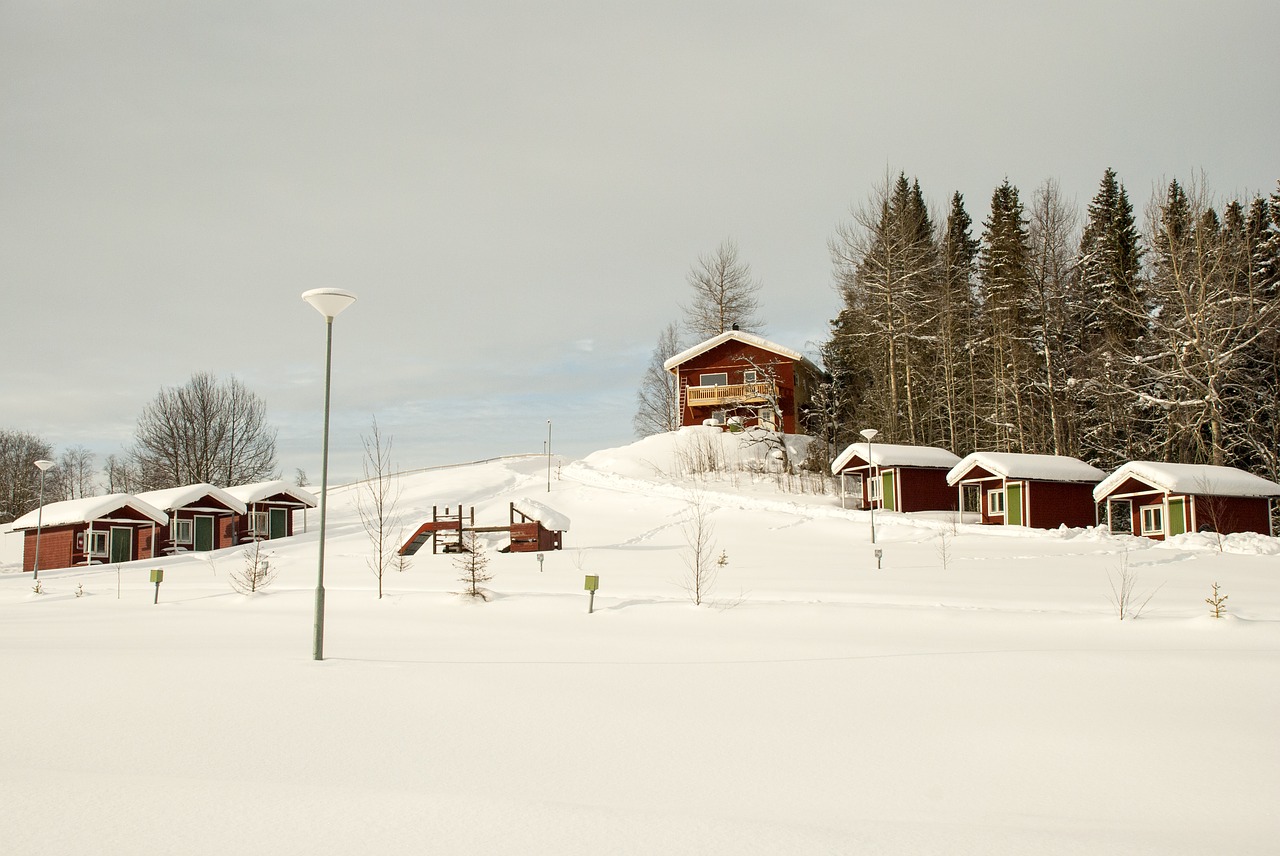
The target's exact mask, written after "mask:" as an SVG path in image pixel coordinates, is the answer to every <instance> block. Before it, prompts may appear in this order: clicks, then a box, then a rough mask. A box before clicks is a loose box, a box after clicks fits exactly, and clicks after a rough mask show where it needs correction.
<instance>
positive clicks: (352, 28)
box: [0, 0, 1280, 481]
mask: <svg viewBox="0 0 1280 856" xmlns="http://www.w3.org/2000/svg"><path fill="white" fill-rule="evenodd" d="M1050 5H1052V6H1053V8H1048V7H1049V6H1050ZM1277 33H1280V4H1277V3H1275V2H1273V0H1269V2H1235V3H1233V2H1220V3H1204V2H1150V3H1132V2H1130V3H1115V2H1106V3H1091V2H1075V3H1070V4H1066V3H1063V4H1043V3H1027V2H1009V3H992V2H985V3H954V2H939V3H893V4H889V3H877V4H867V3H856V2H848V0H845V2H836V3H809V2H795V0H791V2H787V3H781V2H778V3H748V2H733V3H729V2H724V3H711V2H697V0H681V2H652V0H649V2H644V3H629V4H622V3H607V2H600V0H593V2H557V3H517V2H496V3H483V2H465V3H463V2H459V3H424V2H373V3H365V2H361V3H357V2H343V3H338V2H301V0H297V2H271V1H270V0H251V2H240V0H210V2H183V3H172V2H164V0H157V2H152V3H139V2H130V0H112V2H110V3H103V2H99V0H82V2H77V0H65V2H48V0H0V288H3V304H2V306H0V346H2V347H3V353H4V357H5V359H4V363H3V365H4V368H3V369H0V372H2V374H0V378H2V380H0V427H2V428H9V429H15V430H26V431H32V432H35V433H38V434H40V435H41V436H43V437H44V438H45V439H47V440H49V441H50V442H52V443H53V444H54V445H55V446H56V447H57V448H59V449H61V448H65V447H67V446H71V445H76V444H82V445H85V446H88V447H89V448H91V449H93V450H94V451H96V452H97V453H98V454H99V456H100V459H101V458H102V457H105V455H106V454H108V453H110V452H112V451H118V450H120V449H121V448H122V447H123V446H124V445H126V444H127V443H128V442H129V439H130V437H131V434H132V430H133V425H134V421H135V420H136V418H137V415H138V413H139V412H140V411H141V409H142V408H143V406H144V405H145V404H146V403H147V402H148V401H150V400H151V399H152V398H153V397H154V396H155V394H156V392H157V391H158V390H159V389H160V388H161V387H163V386H175V385H181V384H182V383H184V382H185V381H186V380H187V379H188V378H190V376H191V374H192V373H193V372H196V371H210V372H214V373H216V374H218V375H222V376H227V375H235V376H237V377H239V378H240V379H241V380H243V381H244V382H245V383H246V385H247V386H248V387H249V388H250V389H252V390H253V391H255V392H257V393H258V394H259V395H261V396H262V397H263V398H264V399H265V400H266V402H267V405H268V411H269V416H270V418H271V419H272V421H273V422H274V423H275V424H276V425H278V426H279V429H280V435H279V459H280V466H281V469H282V472H283V474H284V475H285V476H286V477H289V478H292V476H293V472H294V469H295V468H297V467H301V468H303V469H305V470H307V472H308V473H309V474H310V475H311V476H312V478H313V479H314V480H315V481H318V480H319V469H320V467H319V457H320V455H319V450H320V436H319V435H320V424H321V412H320V411H321V406H322V399H323V389H322V382H323V359H324V324H323V319H321V317H320V316H319V315H318V314H317V313H316V312H315V311H314V310H313V309H311V308H310V307H309V306H307V305H306V304H305V303H303V302H302V301H301V299H300V298H299V295H300V294H301V293H302V292H303V291H305V290H307V289H309V288H314V287H317V286H335V287H339V288H345V289H348V290H350V291H353V292H355V293H356V294H357V295H358V296H359V302H357V303H356V304H355V305H354V306H353V307H352V308H351V309H349V310H347V312H346V313H345V314H343V315H342V316H340V317H339V318H338V320H337V321H336V322H335V328H334V386H333V412H334V416H333V429H332V430H333V434H332V443H333V461H332V463H331V473H332V476H333V479H334V480H335V481H340V480H345V479H348V478H351V477H353V476H356V475H358V473H359V468H360V454H359V449H360V434H361V433H368V428H369V422H370V419H371V418H372V417H373V416H374V415H375V414H376V415H377V418H378V420H379V423H380V424H381V426H382V428H383V431H384V434H391V435H392V436H393V437H394V441H395V447H396V452H395V457H396V459H397V461H398V463H399V464H400V465H401V466H403V467H405V468H412V467H418V466H427V465H431V464H438V463H447V462H456V461H462V460H471V459H476V458H483V457H490V456H494V455H500V454H506V453H513V452H524V451H541V450H542V448H543V446H542V444H543V441H544V439H545V437H546V422H547V420H548V419H552V420H553V421H554V429H553V430H554V437H553V442H554V446H555V447H556V449H557V450H558V451H561V452H563V453H564V454H565V455H567V456H569V457H578V456H581V455H583V454H586V453H588V452H590V451H592V450H594V449H597V448H603V447H608V446H616V445H620V444H623V443H626V442H629V441H630V440H631V439H632V429H631V416H632V413H633V412H634V409H635V408H634V399H635V391H636V387H637V385H638V382H639V378H640V375H641V374H642V372H643V370H644V367H645V365H646V363H647V361H648V359H649V355H650V353H651V351H652V349H653V347H654V344H655V340H656V338H657V335H658V332H659V329H660V328H661V327H662V326H663V325H664V324H666V323H667V322H668V321H671V320H675V319H676V318H678V317H679V313H680V309H679V304H680V303H681V302H682V301H685V300H686V298H687V292H688V286H687V285H686V280H685V278H686V274H687V273H688V270H689V268H690V266H691V265H692V264H693V263H694V261H695V260H696V259H697V257H698V256H699V255H700V254H705V253H708V252H710V251H712V250H714V249H715V247H716V246H717V245H718V244H719V243H720V242H721V241H723V240H724V239H725V238H729V237H731V238H733V239H735V240H736V241H737V243H738V246H739V251H740V255H741V257H742V258H743V260H745V261H746V262H748V263H749V264H750V265H751V269H752V271H753V273H754V274H755V275H756V276H757V277H758V278H759V279H760V280H761V282H762V283H763V290H762V292H761V299H762V303H763V315H764V317H765V319H766V321H767V323H768V328H767V331H766V332H767V335H768V336H769V337H770V338H771V339H774V340H775V341H777V342H779V343H780V344H784V345H787V346H789V347H794V348H798V349H802V350H806V351H810V352H812V349H813V347H814V346H815V345H816V344H817V343H818V342H819V341H820V340H821V339H822V338H823V337H824V336H825V334H826V331H827V323H828V321H829V319H830V318H832V317H833V316H834V314H835V312H836V311H837V299H836V295H835V293H834V292H833V290H832V288H831V263H830V258H829V254H828V250H827V243H828V240H829V239H830V237H831V235H832V234H833V233H834V232H835V230H836V228H837V227H838V226H839V225H840V224H841V223H842V222H844V221H846V220H848V218H849V215H850V211H851V210H852V209H853V208H854V207H856V206H858V205H860V204H861V203H862V202H863V201H864V200H865V199H866V198H867V196H868V194H869V192H870V191H871V189H872V187H873V186H874V185H876V184H877V183H879V182H882V181H883V180H884V177H885V174H886V171H891V172H893V173H895V174H896V173H897V172H898V171H904V172H906V174H907V175H908V176H917V177H919V179H920V182H921V185H922V187H923V189H924V192H925V194H926V196H927V197H928V198H929V199H930V201H931V203H933V204H934V205H935V206H938V207H939V208H940V209H941V208H943V206H945V203H946V201H947V199H948V198H949V196H950V194H951V193H952V192H953V191H955V190H959V191H960V192H962V193H963V194H964V196H965V200H966V204H967V207H968V210H969V213H970V215H971V216H972V217H973V219H974V221H975V224H977V225H976V228H975V234H976V232H977V231H978V230H980V228H981V226H980V224H981V221H982V220H983V219H984V218H985V217H986V215H987V210H988V203H989V201H990V198H991V192H992V190H993V189H994V188H995V187H996V185H998V184H999V183H1000V182H1001V181H1002V180H1003V179H1004V178H1005V177H1006V176H1007V177H1008V178H1009V180H1010V181H1012V182H1013V183H1014V184H1016V185H1017V186H1018V187H1019V188H1020V189H1021V190H1022V191H1023V196H1024V199H1028V198H1029V196H1030V193H1031V191H1032V190H1033V189H1034V188H1035V186H1036V185H1038V184H1040V183H1041V182H1043V181H1044V180H1045V179H1048V178H1054V179H1057V180H1058V181H1059V182H1060V184H1061V187H1062V190H1063V192H1064V194H1065V195H1066V196H1067V198H1068V199H1074V200H1075V201H1076V202H1077V204H1078V207H1079V208H1080V209H1083V207H1084V205H1085V204H1086V203H1087V202H1088V199H1089V198H1090V197H1091V196H1092V195H1093V193H1094V192H1095V191H1096V188H1097V185H1098V181H1099V179H1100V178H1101V176H1102V172H1103V170H1104V169H1106V168H1107V167H1108V166H1110V167H1113V168H1115V169H1116V170H1117V171H1118V173H1119V175H1120V178H1121V180H1122V181H1123V182H1124V183H1125V185H1126V186H1127V188H1128V190H1129V193H1130V196H1131V198H1132V199H1133V201H1134V204H1135V207H1136V208H1137V209H1138V210H1139V212H1140V211H1141V210H1142V208H1143V207H1144V206H1145V204H1146V203H1147V201H1148V200H1149V199H1150V197H1151V194H1152V190H1153V188H1156V187H1161V186H1163V185H1164V184H1166V183H1167V181H1168V180H1169V179H1170V178H1175V177H1177V178H1189V177H1191V176H1192V175H1193V173H1195V172H1198V171H1200V170H1203V171H1204V173H1205V175H1206V177H1207V180H1208V184H1209V187H1210V188H1211V189H1212V190H1213V191H1215V192H1216V193H1217V194H1219V196H1230V195H1246V194H1247V195H1252V194H1254V193H1258V192H1261V193H1264V194H1267V193H1270V192H1271V191H1273V190H1274V189H1275V187H1276V180H1277V178H1278V177H1280V159H1278V158H1277V153H1278V152H1280V109H1277V108H1280V102H1277V98H1276V95H1275V89H1274V81H1275V80H1276V78H1277V76H1278V72H1280V52H1278V51H1277V50H1276V44H1277V42H1276V34H1277Z"/></svg>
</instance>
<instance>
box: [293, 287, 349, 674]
mask: <svg viewBox="0 0 1280 856" xmlns="http://www.w3.org/2000/svg"><path fill="white" fill-rule="evenodd" d="M302 299H303V300H305V301H307V302H308V303H310V304H311V305H312V306H313V307H315V310H316V311H317V312H319V313H320V314H321V315H323V316H324V327H325V340H324V447H323V448H324V451H323V452H322V453H321V457H320V560H319V569H318V570H317V572H316V622H315V631H316V633H315V644H314V646H313V647H312V654H313V655H314V656H315V658H316V659H317V660H323V659H324V524H325V517H326V516H327V514H328V511H329V376H330V369H331V368H332V366H333V319H334V318H336V317H337V316H338V314H339V313H340V312H342V310H344V309H346V308H347V307H348V306H350V305H351V304H353V303H355V302H356V296H355V295H354V294H352V293H351V292H349V291H343V290H342V289H340V288H313V289H311V290H310V291H304V292H303V293H302Z"/></svg>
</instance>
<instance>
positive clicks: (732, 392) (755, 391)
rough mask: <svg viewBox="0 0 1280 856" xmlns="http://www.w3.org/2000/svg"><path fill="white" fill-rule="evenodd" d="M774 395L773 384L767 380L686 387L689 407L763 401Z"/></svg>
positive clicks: (686, 398)
mask: <svg viewBox="0 0 1280 856" xmlns="http://www.w3.org/2000/svg"><path fill="white" fill-rule="evenodd" d="M773 395H774V387H773V384H771V383H767V382H758V383H731V384H728V385H727V386H688V387H685V402H686V404H688V406H689V407H714V406H716V405H720V404H752V403H763V402H766V401H768V400H769V398H770V396H773Z"/></svg>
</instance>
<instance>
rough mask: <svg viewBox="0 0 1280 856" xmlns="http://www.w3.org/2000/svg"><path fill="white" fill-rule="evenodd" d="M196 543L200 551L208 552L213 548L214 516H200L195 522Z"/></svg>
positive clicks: (196, 547) (195, 545)
mask: <svg viewBox="0 0 1280 856" xmlns="http://www.w3.org/2000/svg"><path fill="white" fill-rule="evenodd" d="M194 537H195V544H194V545H193V546H194V547H195V549H196V550H197V551H198V552H201V553H207V552H209V551H210V550H212V549H213V518H212V517H207V516H200V517H197V518H196V523H195V536H194Z"/></svg>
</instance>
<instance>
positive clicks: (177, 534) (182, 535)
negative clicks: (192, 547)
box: [173, 520, 191, 544]
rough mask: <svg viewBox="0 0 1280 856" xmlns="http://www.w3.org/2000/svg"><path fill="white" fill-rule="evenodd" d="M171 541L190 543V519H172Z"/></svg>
mask: <svg viewBox="0 0 1280 856" xmlns="http://www.w3.org/2000/svg"><path fill="white" fill-rule="evenodd" d="M173 541H174V543H175V544H190V543H191V521H190V520H175V521H173Z"/></svg>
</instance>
